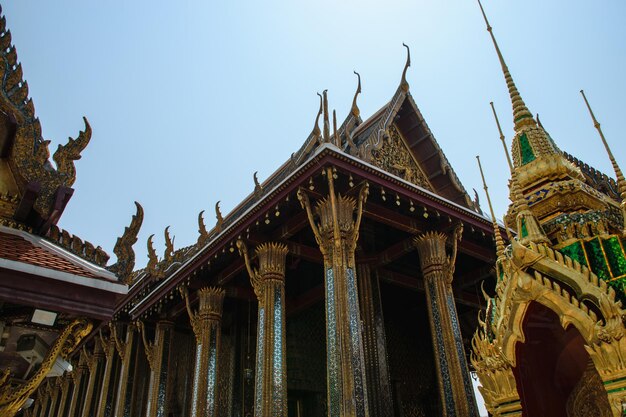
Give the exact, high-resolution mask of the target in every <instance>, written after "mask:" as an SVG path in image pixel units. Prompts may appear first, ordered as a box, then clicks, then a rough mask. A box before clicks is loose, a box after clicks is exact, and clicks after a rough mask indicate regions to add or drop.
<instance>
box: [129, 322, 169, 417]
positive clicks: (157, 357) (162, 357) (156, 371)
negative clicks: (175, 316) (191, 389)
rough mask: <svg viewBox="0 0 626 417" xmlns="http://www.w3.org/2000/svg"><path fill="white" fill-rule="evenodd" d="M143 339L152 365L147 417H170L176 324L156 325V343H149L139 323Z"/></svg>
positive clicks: (141, 324) (161, 323)
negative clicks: (169, 374) (169, 402)
mask: <svg viewBox="0 0 626 417" xmlns="http://www.w3.org/2000/svg"><path fill="white" fill-rule="evenodd" d="M138 324H139V329H140V330H141V337H142V339H143V346H144V349H145V352H146V356H147V358H148V364H149V365H150V382H149V386H148V405H147V407H146V417H165V416H167V415H168V410H167V406H168V400H169V398H170V391H171V389H169V388H171V387H168V385H169V384H168V370H169V366H170V362H171V359H172V342H173V336H174V323H172V322H171V321H167V320H160V321H159V322H158V323H157V325H156V332H155V336H154V339H155V340H154V342H153V343H152V342H149V341H148V339H147V337H146V331H145V328H144V325H143V322H141V321H140V322H138Z"/></svg>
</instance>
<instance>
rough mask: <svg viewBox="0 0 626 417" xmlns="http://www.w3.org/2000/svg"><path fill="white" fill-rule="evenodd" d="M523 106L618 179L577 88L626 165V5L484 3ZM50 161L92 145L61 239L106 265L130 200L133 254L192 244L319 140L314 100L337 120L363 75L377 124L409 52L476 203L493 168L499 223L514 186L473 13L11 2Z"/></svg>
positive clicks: (365, 107)
mask: <svg viewBox="0 0 626 417" xmlns="http://www.w3.org/2000/svg"><path fill="white" fill-rule="evenodd" d="M484 6H485V8H486V10H487V13H488V14H489V16H490V20H491V24H492V25H493V27H494V31H495V34H496V36H497V38H498V40H499V43H500V46H501V48H502V51H503V53H504V55H505V57H506V59H507V62H508V64H509V67H510V69H511V72H512V74H513V77H514V78H515V80H516V82H517V85H518V87H519V89H520V91H521V93H522V96H523V97H524V99H525V101H526V103H527V104H528V106H529V108H530V110H531V111H533V112H535V113H536V112H538V113H540V115H541V119H542V122H543V124H544V126H545V127H546V128H547V129H548V130H549V131H550V133H551V135H552V137H553V138H554V139H555V140H556V141H557V143H558V144H559V146H560V147H561V148H562V149H563V150H566V151H568V152H570V153H573V154H575V155H578V156H580V157H581V158H582V159H584V160H585V161H586V162H588V163H589V164H591V165H593V166H596V167H598V168H599V169H601V170H603V171H605V172H607V173H609V174H611V175H612V170H611V168H610V164H609V162H608V159H607V157H606V155H605V153H604V151H603V150H602V148H601V144H600V141H599V139H598V137H597V134H596V132H595V130H594V129H593V126H592V123H591V121H590V120H589V117H588V115H587V113H586V109H585V107H584V104H583V102H582V99H581V97H580V95H579V92H578V91H579V90H580V89H581V88H584V89H585V90H586V92H587V95H588V98H589V100H590V101H591V104H592V105H593V107H594V110H595V112H596V115H597V117H598V118H599V120H600V122H601V123H602V126H603V128H604V130H605V134H606V136H607V138H608V140H609V141H610V143H611V144H612V146H613V150H614V153H615V155H616V157H617V159H618V161H619V162H620V163H621V164H622V165H623V166H624V168H626V158H625V157H624V156H625V152H624V151H625V149H626V141H625V140H624V133H623V129H622V128H620V123H622V122H623V120H624V97H626V82H625V81H624V74H626V61H625V59H626V42H625V41H626V34H625V31H626V25H624V20H625V18H626V2H624V1H623V0H605V1H602V2H589V1H582V0H568V1H565V0H553V1H545V0H542V1H540V0H526V1H523V2H512V1H506V2H505V1H497V2H496V1H490V0H485V2H484ZM4 13H5V15H6V17H7V22H8V26H9V28H10V29H11V32H12V34H13V41H14V43H15V45H16V47H17V52H18V56H19V59H20V61H21V62H22V64H23V68H24V76H25V78H26V79H27V80H28V83H29V86H30V94H31V96H32V98H33V100H34V103H35V109H36V113H37V115H38V116H39V118H40V119H41V122H42V126H43V132H44V136H45V138H46V139H50V140H52V144H51V146H50V149H51V150H54V149H56V146H57V144H58V143H61V142H65V141H66V138H67V137H68V136H73V137H75V135H76V134H77V133H78V131H79V130H80V129H82V116H83V115H85V116H87V118H88V119H89V121H90V122H91V125H92V127H93V137H92V141H91V143H90V145H89V147H88V148H87V149H86V150H85V152H84V153H83V157H82V159H81V160H80V161H78V162H77V164H76V165H77V171H78V180H77V181H76V183H75V185H74V188H75V190H76V192H75V194H74V197H73V198H72V200H71V201H70V204H69V206H68V207H67V209H66V211H65V214H64V216H63V218H62V220H61V222H60V226H61V227H63V228H66V229H67V230H69V231H70V232H72V233H75V234H77V235H78V236H80V237H82V238H83V239H86V240H89V241H91V242H93V243H94V244H96V245H101V246H102V247H103V248H104V249H105V250H107V252H109V253H111V255H112V248H113V245H114V243H115V240H116V238H117V236H119V235H120V234H121V233H122V231H123V230H124V227H125V226H126V225H127V224H128V222H129V221H130V217H131V215H132V214H133V212H134V205H133V201H134V200H137V201H139V202H140V203H141V204H143V206H144V208H145V221H144V225H143V228H142V231H141V233H140V237H139V241H138V243H137V244H136V252H137V266H138V267H141V266H143V265H145V263H146V255H145V254H146V250H145V242H146V239H147V237H148V236H149V235H150V234H152V233H155V234H156V237H155V244H156V247H157V251H158V252H159V253H162V251H163V247H164V245H163V238H162V234H163V229H164V228H165V227H166V226H167V225H171V232H172V233H173V234H174V235H175V236H176V242H175V245H176V247H181V246H184V245H188V244H191V243H194V242H195V241H196V237H197V223H196V219H197V214H198V212H199V211H200V210H203V209H206V210H207V213H206V215H205V218H206V219H207V225H208V226H212V225H213V224H214V214H213V205H214V204H215V202H216V201H217V200H221V201H222V209H223V210H222V211H223V213H224V214H226V213H227V212H229V211H230V209H232V208H233V207H234V206H235V205H236V204H237V203H238V202H239V201H241V200H242V199H243V198H244V197H245V196H246V195H247V194H248V193H250V192H251V191H252V189H253V182H252V173H253V172H254V171H257V170H258V171H259V178H260V179H261V180H263V179H265V178H266V177H267V176H269V175H270V174H271V173H272V172H273V171H274V170H275V169H276V168H278V166H279V165H280V164H281V163H283V162H284V161H285V160H286V159H287V158H288V157H289V155H290V154H291V153H292V152H294V151H296V150H297V149H298V148H299V147H300V145H301V144H302V142H303V141H304V139H305V138H306V137H307V135H308V134H309V132H310V131H311V129H312V127H313V121H314V117H315V114H316V111H317V106H318V99H317V96H316V94H315V93H316V92H318V91H321V90H323V89H326V88H327V89H328V90H329V98H330V105H331V107H333V108H336V109H337V112H338V117H339V119H340V120H343V117H345V115H346V114H347V112H348V111H349V109H350V104H351V100H352V95H353V93H354V90H355V87H356V79H355V76H354V75H353V74H352V71H353V70H357V71H359V72H360V73H361V75H362V78H363V94H362V95H361V96H360V98H359V105H360V108H361V114H362V116H363V117H368V116H369V115H371V114H372V113H373V112H374V111H376V110H377V109H378V108H379V107H381V106H382V105H384V104H385V103H386V102H387V101H388V100H389V99H390V98H391V96H392V94H393V93H394V91H395V89H396V87H397V85H398V82H399V80H400V74H401V72H402V68H403V65H404V61H405V51H404V48H403V47H402V42H406V43H408V44H409V45H410V46H411V51H412V61H413V66H412V67H411V69H410V71H409V73H408V80H409V82H410V85H411V92H412V94H413V96H414V97H415V100H416V102H417V104H418V106H419V107H420V109H421V111H422V113H423V114H424V117H425V118H426V121H427V122H428V124H429V126H430V128H431V129H432V131H433V132H434V134H435V137H436V138H437V140H438V141H439V144H440V145H441V147H442V149H443V150H444V152H445V153H446V155H447V156H448V158H449V160H450V161H451V163H452V166H453V167H454V169H455V170H456V172H457V174H458V175H459V177H460V178H461V181H462V182H463V184H464V185H465V187H466V188H467V189H468V191H470V193H471V189H472V188H476V189H478V190H479V191H480V192H481V194H480V195H481V202H482V204H483V208H484V209H485V210H486V199H485V197H484V195H483V194H482V187H481V183H480V179H479V178H480V177H479V174H478V170H477V167H476V161H475V158H474V156H475V155H476V154H477V153H480V154H481V155H482V159H483V164H484V167H485V170H486V174H487V176H488V182H489V186H490V191H492V198H493V200H494V201H495V206H496V211H497V215H498V217H501V216H502V214H503V213H504V212H505V210H506V207H507V204H508V199H507V196H508V190H507V188H506V180H507V178H508V171H507V168H506V163H505V160H504V158H503V154H502V150H501V145H500V143H499V141H498V133H497V130H496V127H495V124H494V121H493V119H492V116H491V110H490V108H489V101H491V100H493V101H494V102H495V103H496V106H497V110H498V112H499V115H500V120H501V122H502V125H503V127H505V133H506V135H507V140H508V141H509V142H510V138H511V135H512V120H511V119H512V117H511V110H510V108H511V107H510V103H509V101H508V96H507V91H506V86H505V83H504V80H503V77H502V74H501V72H500V67H499V64H498V61H497V58H496V54H495V52H494V50H493V47H492V45H491V41H490V39H489V36H488V33H487V32H486V30H485V25H484V23H483V21H482V17H481V15H480V11H479V9H478V6H477V4H476V2H475V1H474V0H448V1H441V0H438V1H436V0H428V1H425V0H421V1H418V0H416V1H410V2H409V1H396V0H388V1H385V2H381V1H369V0H360V1H354V0H349V1H341V2H337V1H328V0H322V1H317V2H299V1H284V2H278V1H262V2H260V1H257V2H253V1H239V0H232V1H224V2H216V1H178V2H167V3H166V2H161V1H137V0H135V1H107V2H96V1H61V0H59V1H54V2H52V1H43V0H41V1H30V0H29V1H26V0H24V1H14V2H7V4H5V5H4Z"/></svg>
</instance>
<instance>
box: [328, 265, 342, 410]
mask: <svg viewBox="0 0 626 417" xmlns="http://www.w3.org/2000/svg"><path fill="white" fill-rule="evenodd" d="M326 356H327V358H326V373H327V377H326V378H327V380H328V414H329V415H330V416H338V415H339V410H340V404H339V403H340V398H341V395H340V392H341V383H340V381H341V375H340V370H339V352H337V313H336V311H335V275H334V273H333V270H332V268H328V269H327V270H326Z"/></svg>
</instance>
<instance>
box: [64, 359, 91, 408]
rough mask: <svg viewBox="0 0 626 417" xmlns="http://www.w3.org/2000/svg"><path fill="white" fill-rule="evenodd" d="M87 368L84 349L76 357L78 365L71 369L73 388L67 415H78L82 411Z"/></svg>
mask: <svg viewBox="0 0 626 417" xmlns="http://www.w3.org/2000/svg"><path fill="white" fill-rule="evenodd" d="M88 370H89V368H88V366H87V357H86V356H85V351H84V350H83V351H82V352H81V353H80V357H79V359H78V366H77V367H76V368H74V369H73V370H72V373H71V374H70V375H71V376H72V380H73V381H74V388H73V389H72V401H71V402H70V406H69V407H70V409H69V410H68V413H67V417H79V416H80V415H81V414H80V413H81V411H82V405H83V400H84V397H85V388H86V385H87V382H86V379H87V372H88Z"/></svg>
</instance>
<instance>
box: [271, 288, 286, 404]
mask: <svg viewBox="0 0 626 417" xmlns="http://www.w3.org/2000/svg"><path fill="white" fill-rule="evenodd" d="M282 304H283V297H282V288H281V286H278V285H277V286H275V287H274V306H273V308H274V340H273V341H272V342H273V345H274V347H273V349H274V352H273V357H272V368H273V375H272V378H273V382H274V384H273V385H274V391H273V392H272V401H273V403H274V415H275V416H282V415H284V412H283V411H284V410H283V407H284V406H285V404H284V401H283V399H284V396H283V380H284V378H285V370H284V367H285V364H284V363H283V355H284V354H283V307H282Z"/></svg>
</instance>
